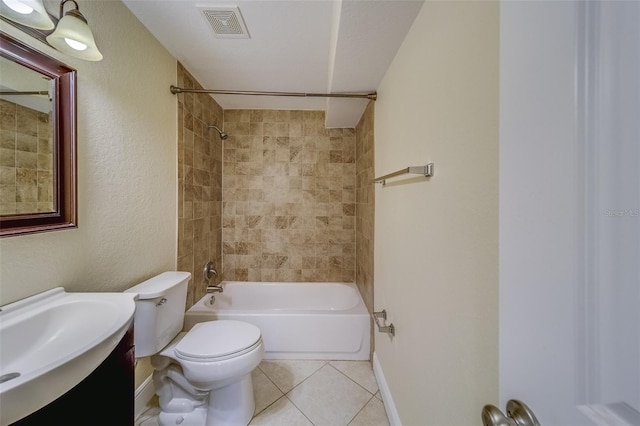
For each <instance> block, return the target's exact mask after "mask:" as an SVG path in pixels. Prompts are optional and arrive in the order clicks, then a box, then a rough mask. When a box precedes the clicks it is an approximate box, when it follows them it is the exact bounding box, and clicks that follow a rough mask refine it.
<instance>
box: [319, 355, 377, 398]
mask: <svg viewBox="0 0 640 426" xmlns="http://www.w3.org/2000/svg"><path fill="white" fill-rule="evenodd" d="M327 364H329V365H331V362H328V363H327ZM331 368H333V369H334V370H336V371H337V372H338V373H340V374H342V375H343V376H344V377H346V378H347V379H349V380H351V381H352V382H353V383H355V384H356V385H358V386H360V387H361V388H362V389H364V390H365V391H367V392H368V393H369V394H370V395H371V396H375V394H374V393H371V391H370V390H369V389H367V388H365V387H364V386H362V385H361V384H360V383H358V382H356V381H355V380H354V379H352V378H351V377H349V376H347V374H346V373H344V372H342V371H341V370H340V369H339V368H337V367H334V366H333V365H331ZM376 386H378V390H377V391H376V392H379V391H380V386H379V385H378V381H377V380H376ZM367 403H368V401H367Z"/></svg>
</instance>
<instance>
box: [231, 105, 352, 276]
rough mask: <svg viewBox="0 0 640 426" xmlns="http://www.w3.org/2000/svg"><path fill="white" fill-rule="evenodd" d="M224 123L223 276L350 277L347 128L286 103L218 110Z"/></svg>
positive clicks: (349, 139) (349, 150)
mask: <svg viewBox="0 0 640 426" xmlns="http://www.w3.org/2000/svg"><path fill="white" fill-rule="evenodd" d="M224 130H225V132H227V133H228V134H229V139H228V140H226V141H225V146H224V185H223V186H224V190H223V213H222V214H223V252H224V274H225V276H224V277H225V279H227V280H239V281H247V280H249V281H294V282H295V281H305V282H308V281H347V282H353V280H354V276H355V176H356V164H355V130H354V129H326V128H325V127H324V112H322V111H287V110H278V111H276V110H226V111H225V113H224Z"/></svg>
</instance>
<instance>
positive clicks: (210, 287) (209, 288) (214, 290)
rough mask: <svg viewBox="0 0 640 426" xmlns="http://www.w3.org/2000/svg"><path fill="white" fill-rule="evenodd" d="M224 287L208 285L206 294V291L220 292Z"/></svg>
mask: <svg viewBox="0 0 640 426" xmlns="http://www.w3.org/2000/svg"><path fill="white" fill-rule="evenodd" d="M223 291H224V288H223V287H222V286H221V285H208V286H207V294H208V293H222V292H223Z"/></svg>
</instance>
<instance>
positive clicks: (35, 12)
mask: <svg viewBox="0 0 640 426" xmlns="http://www.w3.org/2000/svg"><path fill="white" fill-rule="evenodd" d="M0 14H1V15H2V16H4V17H5V18H7V19H10V20H12V21H13V22H17V23H18V24H21V25H26V26H27V27H31V28H36V29H39V30H52V29H53V28H54V27H55V24H54V23H53V21H52V20H51V18H50V17H49V14H48V13H47V10H46V9H45V8H44V5H43V4H42V0H1V1H0Z"/></svg>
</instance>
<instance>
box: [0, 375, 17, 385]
mask: <svg viewBox="0 0 640 426" xmlns="http://www.w3.org/2000/svg"><path fill="white" fill-rule="evenodd" d="M16 377H20V373H7V374H3V375H2V376H0V383H4V382H8V381H9V380H13V379H15V378H16Z"/></svg>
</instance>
